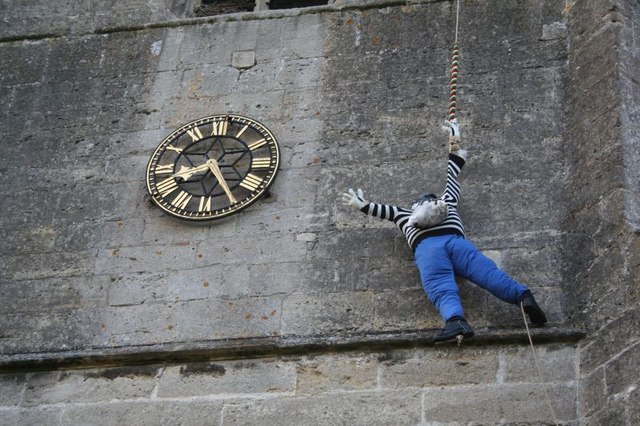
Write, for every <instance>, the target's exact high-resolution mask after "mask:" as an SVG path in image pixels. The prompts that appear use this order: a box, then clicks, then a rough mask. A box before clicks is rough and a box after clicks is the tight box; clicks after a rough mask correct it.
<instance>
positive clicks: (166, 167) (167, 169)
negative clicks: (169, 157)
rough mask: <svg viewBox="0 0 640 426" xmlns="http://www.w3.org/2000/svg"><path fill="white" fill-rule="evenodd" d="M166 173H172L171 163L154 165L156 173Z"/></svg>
mask: <svg viewBox="0 0 640 426" xmlns="http://www.w3.org/2000/svg"><path fill="white" fill-rule="evenodd" d="M167 173H173V164H166V165H163V166H156V174H157V175H166V174H167Z"/></svg>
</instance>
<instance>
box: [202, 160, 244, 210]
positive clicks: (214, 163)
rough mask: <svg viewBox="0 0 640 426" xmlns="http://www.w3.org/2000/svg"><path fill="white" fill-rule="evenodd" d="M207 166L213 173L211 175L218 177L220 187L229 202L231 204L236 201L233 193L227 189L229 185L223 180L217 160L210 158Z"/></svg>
mask: <svg viewBox="0 0 640 426" xmlns="http://www.w3.org/2000/svg"><path fill="white" fill-rule="evenodd" d="M207 166H209V169H211V172H212V173H213V175H214V176H215V177H216V179H218V182H219V183H220V186H221V187H222V189H224V192H225V193H226V194H227V197H229V201H230V202H231V204H235V203H237V200H236V198H235V197H234V196H233V194H232V193H231V191H230V190H229V185H227V181H226V180H224V176H222V172H221V171H220V167H219V166H218V162H217V161H216V160H214V159H210V160H208V161H207Z"/></svg>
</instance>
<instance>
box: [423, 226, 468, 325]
mask: <svg viewBox="0 0 640 426" xmlns="http://www.w3.org/2000/svg"><path fill="white" fill-rule="evenodd" d="M451 237H452V236H451V235H445V236H440V237H430V238H427V239H425V240H423V241H422V242H421V243H420V244H419V245H418V247H417V249H416V253H415V258H416V265H417V266H418V269H419V270H420V278H421V279H422V286H423V287H424V290H425V291H426V293H427V295H428V296H429V299H430V300H431V301H432V302H433V304H434V305H435V307H436V308H437V309H438V311H439V312H440V316H442V318H443V319H444V320H445V321H446V320H448V319H449V318H451V317H453V316H456V315H459V316H464V310H463V309H462V302H461V301H460V293H459V291H458V284H457V283H456V280H455V276H454V264H453V263H452V259H451V257H450V255H449V253H448V252H447V248H446V244H447V242H448V241H449V240H450V239H451Z"/></svg>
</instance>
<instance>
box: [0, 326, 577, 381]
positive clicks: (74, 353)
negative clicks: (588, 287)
mask: <svg viewBox="0 0 640 426" xmlns="http://www.w3.org/2000/svg"><path fill="white" fill-rule="evenodd" d="M434 333H435V331H434V330H413V331H400V332H381V333H368V334H357V335H356V334H354V335H342V336H332V337H327V336H304V337H299V336H287V337H264V338H249V339H226V340H210V341H199V342H188V343H187V342H182V343H180V342H179V343H175V342H172V343H159V344H155V345H139V346H130V347H111V348H89V349H81V350H70V351H60V352H35V353H17V354H2V355H0V373H3V372H4V373H6V372H17V371H36V370H56V369H64V368H88V367H116V366H122V365H134V364H154V363H183V362H194V361H204V360H221V359H242V358H261V357H271V356H302V355H314V354H320V353H327V352H346V351H381V350H390V349H407V348H416V347H428V346H434V342H433V335H434ZM531 335H532V339H533V342H534V344H547V343H575V342H577V341H579V340H581V339H583V338H584V337H585V336H586V334H585V333H584V332H583V331H580V330H576V329H570V328H558V327H545V328H536V329H532V330H531ZM505 344H527V345H528V344H529V339H528V336H527V332H526V331H525V330H520V329H508V330H505V329H488V328H485V329H483V328H479V329H476V336H475V337H474V338H473V339H471V340H467V341H465V343H464V345H473V346H497V345H505ZM451 345H453V346H455V344H451Z"/></svg>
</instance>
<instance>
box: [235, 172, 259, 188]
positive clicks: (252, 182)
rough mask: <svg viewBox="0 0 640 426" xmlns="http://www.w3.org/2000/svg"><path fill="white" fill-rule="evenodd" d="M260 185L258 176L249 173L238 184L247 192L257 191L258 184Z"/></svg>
mask: <svg viewBox="0 0 640 426" xmlns="http://www.w3.org/2000/svg"><path fill="white" fill-rule="evenodd" d="M261 183H262V179H260V178H259V177H258V176H256V175H254V174H251V173H249V174H248V175H247V176H246V177H245V178H244V180H243V181H242V182H240V186H241V187H243V188H246V189H248V190H249V191H255V190H256V189H258V187H259V186H260V184H261Z"/></svg>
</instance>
